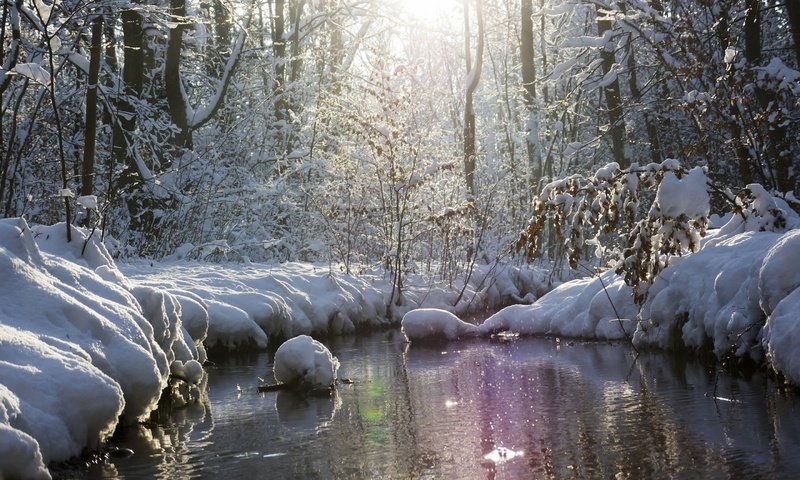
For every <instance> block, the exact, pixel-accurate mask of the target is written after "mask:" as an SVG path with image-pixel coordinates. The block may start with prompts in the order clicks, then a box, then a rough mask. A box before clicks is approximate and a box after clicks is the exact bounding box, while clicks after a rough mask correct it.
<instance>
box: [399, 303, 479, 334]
mask: <svg viewBox="0 0 800 480" xmlns="http://www.w3.org/2000/svg"><path fill="white" fill-rule="evenodd" d="M402 330H403V333H404V334H405V336H406V338H407V339H409V340H422V339H447V340H455V339H457V338H464V337H471V336H475V335H477V333H478V327H476V326H475V325H472V324H471V323H467V322H464V321H463V320H461V319H459V318H458V317H456V316H455V315H453V314H452V313H450V312H448V311H446V310H439V309H436V308H420V309H417V310H412V311H410V312H408V313H406V314H405V315H404V316H403V321H402Z"/></svg>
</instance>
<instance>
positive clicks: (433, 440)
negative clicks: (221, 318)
mask: <svg viewBox="0 0 800 480" xmlns="http://www.w3.org/2000/svg"><path fill="white" fill-rule="evenodd" d="M328 345H329V347H330V348H331V350H332V351H333V353H334V354H335V355H336V356H337V357H338V358H339V360H340V362H341V363H342V367H343V369H344V376H346V377H348V378H351V379H352V380H353V381H354V382H355V383H354V384H352V385H340V386H339V387H337V390H336V393H335V394H334V395H333V396H332V397H331V398H303V397H299V396H297V395H294V394H292V393H290V392H270V393H263V394H262V393H257V391H256V386H257V385H258V383H259V380H258V377H262V378H268V379H269V380H272V379H271V374H270V372H271V369H272V364H271V355H270V354H267V353H264V354H258V355H237V356H234V357H231V358H228V359H226V360H224V361H220V362H218V363H217V365H216V366H214V367H210V368H209V369H208V381H207V398H206V399H204V401H203V402H201V403H199V404H196V405H192V406H190V407H188V408H185V409H182V410H178V411H174V412H172V413H171V414H168V415H167V414H164V415H162V418H161V419H160V420H159V422H158V423H157V425H153V426H151V427H133V428H127V429H124V430H120V431H119V432H118V433H117V435H116V436H115V438H114V443H115V444H116V445H118V446H120V447H127V448H131V449H133V450H134V451H135V454H134V455H133V456H131V457H129V458H110V459H108V460H107V461H105V462H102V463H101V464H99V465H96V466H93V467H91V468H89V469H88V470H87V471H81V472H79V474H78V476H81V477H84V478H164V479H174V478H225V479H260V478H298V479H300V478H302V479H306V478H309V479H310V478H448V479H450V478H465V479H468V478H488V479H492V478H635V479H639V478H770V479H772V478H797V477H798V475H800V416H799V415H798V413H800V409H798V404H799V403H800V402H799V401H798V397H797V395H796V393H794V392H793V391H789V392H785V391H780V390H779V389H778V388H776V386H775V385H774V383H773V382H772V380H770V379H769V378H767V376H766V375H765V374H763V373H757V374H754V375H752V376H750V377H747V378H744V377H741V376H731V375H728V374H723V373H721V372H717V370H716V367H714V366H708V365H705V366H704V365H703V364H701V363H699V362H698V361H696V360H685V359H684V360H678V359H677V356H676V355H675V354H674V353H645V354H642V355H640V356H638V357H637V356H636V354H635V352H633V351H632V350H631V348H630V347H629V346H627V345H624V344H620V343H614V344H608V343H583V342H568V341H560V342H557V341H556V340H555V339H518V340H514V341H509V342H492V341H488V340H474V341H470V342H465V343H450V344H446V345H440V346H437V347H419V346H416V345H414V346H412V347H411V348H407V347H406V345H405V344H404V343H403V342H402V339H401V337H400V335H399V333H397V332H385V333H380V334H374V335H370V336H366V337H364V336H360V337H348V338H337V339H333V340H331V341H330V342H328Z"/></svg>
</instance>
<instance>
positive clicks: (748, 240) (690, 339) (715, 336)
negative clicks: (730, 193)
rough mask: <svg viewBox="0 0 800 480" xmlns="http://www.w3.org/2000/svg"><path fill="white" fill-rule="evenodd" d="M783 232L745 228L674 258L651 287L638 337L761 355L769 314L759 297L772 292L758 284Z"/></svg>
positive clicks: (665, 345) (665, 344) (659, 343)
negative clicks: (762, 332)
mask: <svg viewBox="0 0 800 480" xmlns="http://www.w3.org/2000/svg"><path fill="white" fill-rule="evenodd" d="M781 237H782V235H781V234H780V233H773V232H746V233H741V234H738V235H733V236H731V237H728V238H721V239H717V241H715V242H714V243H709V244H706V245H705V246H704V247H703V248H702V249H701V250H700V251H698V252H696V253H694V254H692V255H688V256H686V257H683V258H681V259H673V261H674V263H673V264H672V265H671V266H670V267H668V268H666V269H665V270H664V271H662V272H661V274H660V275H659V277H658V278H657V279H656V281H655V282H654V283H653V286H652V287H650V296H649V298H648V300H647V302H646V303H645V304H644V306H643V309H642V318H643V319H644V320H643V321H642V322H641V323H640V325H639V326H638V328H637V331H636V334H635V335H634V343H635V344H636V345H640V346H646V345H654V346H658V347H661V348H673V347H682V346H686V347H691V348H701V347H703V346H704V345H706V344H707V343H711V345H712V346H713V350H714V353H716V354H717V356H719V357H722V356H724V355H726V354H728V353H733V354H734V355H735V356H738V357H741V356H750V357H752V358H754V359H756V360H758V359H759V358H760V356H761V349H760V348H759V345H758V336H759V334H760V329H761V325H763V322H764V320H765V318H766V314H765V312H764V311H762V309H761V307H760V302H761V298H773V296H772V294H771V293H769V292H767V291H761V290H760V288H759V283H763V282H761V281H760V275H761V271H762V264H763V263H764V259H765V257H766V256H768V253H769V252H770V250H771V249H772V248H773V247H774V246H775V245H776V243H778V241H779V240H780V238H781ZM781 296H782V295H781Z"/></svg>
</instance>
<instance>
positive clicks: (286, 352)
mask: <svg viewBox="0 0 800 480" xmlns="http://www.w3.org/2000/svg"><path fill="white" fill-rule="evenodd" d="M338 371H339V360H338V359H337V358H336V357H334V356H333V355H332V354H331V352H330V350H328V349H327V348H326V347H325V345H323V344H321V343H319V342H318V341H316V340H314V339H313V338H311V337H309V336H308V335H300V336H297V337H294V338H292V339H289V340H287V341H285V342H284V343H283V344H282V345H281V346H280V347H278V350H277V351H276V352H275V365H274V367H273V372H274V374H275V380H276V381H277V382H278V383H284V384H295V383H296V384H299V385H300V386H303V387H310V388H329V387H332V386H333V384H334V382H335V380H336V374H337V372H338Z"/></svg>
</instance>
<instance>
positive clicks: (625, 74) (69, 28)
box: [0, 0, 800, 479]
mask: <svg viewBox="0 0 800 480" xmlns="http://www.w3.org/2000/svg"><path fill="white" fill-rule="evenodd" d="M2 1H3V5H2V13H0V16H1V18H0V36H2V43H0V62H1V63H0V479H2V478H50V477H51V476H53V477H56V478H58V477H59V476H69V475H72V474H74V472H72V473H68V474H64V473H63V471H62V470H59V469H60V468H63V464H60V463H59V464H56V463H51V462H63V461H67V460H69V459H71V458H72V459H74V458H75V457H78V456H80V455H82V454H83V455H87V454H89V453H87V452H98V451H99V452H105V453H103V454H101V456H102V455H105V457H104V458H108V457H109V455H110V454H109V453H108V452H110V451H111V450H110V449H111V448H112V447H111V446H112V445H117V444H115V443H114V441H113V440H109V439H113V438H117V436H116V435H117V434H115V433H114V432H115V430H116V429H121V428H123V427H125V428H131V427H130V426H131V425H142V423H141V422H144V421H145V420H147V419H149V418H152V415H153V414H154V413H153V412H156V411H159V409H163V408H164V407H163V405H164V402H165V401H166V399H169V402H170V405H174V404H180V406H181V407H186V406H187V405H193V404H199V405H206V407H205V408H207V409H211V410H213V408H216V409H217V411H218V410H219V408H220V407H208V405H209V404H213V402H211V403H209V400H208V397H207V395H208V394H207V392H206V385H207V383H208V382H210V381H211V382H213V378H212V379H211V380H209V376H212V375H213V374H212V373H210V371H209V369H212V370H213V369H214V368H217V367H218V366H217V367H215V366H214V365H216V364H215V362H218V358H219V357H220V356H223V357H224V356H225V355H229V354H233V353H235V352H239V351H251V350H255V351H264V352H269V353H268V358H269V360H266V358H267V357H264V358H265V360H264V361H265V362H268V364H269V365H270V366H269V370H270V372H269V375H270V378H268V380H267V381H266V383H267V384H271V383H272V381H271V380H272V379H271V376H272V375H273V372H272V370H273V368H274V377H275V381H276V382H277V384H276V385H277V386H278V387H281V388H282V386H283V385H295V386H297V385H301V386H302V388H301V390H303V391H304V393H303V395H305V394H307V393H308V390H309V389H310V390H311V391H312V392H316V393H319V392H318V390H319V389H320V388H322V389H329V388H332V386H333V385H336V387H335V388H336V392H335V393H334V394H332V395H334V396H335V397H336V398H335V400H331V402H333V403H332V404H331V406H330V408H331V409H332V413H330V415H329V418H328V417H326V420H325V421H326V422H327V423H325V425H339V424H338V423H336V421H338V420H337V418H342V417H345V416H346V415H345V413H344V412H346V411H348V409H349V408H354V407H352V402H350V401H349V397H348V396H347V395H350V394H348V393H346V392H345V393H340V391H341V390H342V389H343V388H345V387H346V385H347V382H350V381H351V380H352V382H353V385H354V387H352V388H354V389H356V390H357V389H358V388H359V378H358V375H357V374H356V373H357V372H358V371H359V370H358V368H356V367H352V368H350V367H348V365H347V362H346V360H345V359H344V358H343V357H341V356H340V358H339V359H337V357H336V356H335V355H334V354H336V355H338V353H337V352H336V348H335V347H332V348H331V349H332V350H334V352H333V353H331V351H329V350H328V347H326V345H323V343H326V344H327V343H328V342H325V341H324V340H325V339H331V338H334V337H339V336H341V335H347V334H352V333H354V332H355V333H360V332H367V331H370V332H371V331H373V330H375V329H377V330H383V329H387V328H388V329H390V330H391V329H395V330H396V329H397V327H400V326H401V325H402V334H403V335H402V336H403V342H405V343H403V342H400V343H402V344H403V345H405V347H404V348H405V349H406V351H405V353H403V356H402V359H403V360H402V361H403V365H404V367H403V368H404V369H407V370H408V371H409V373H407V375H408V378H406V380H405V381H406V382H413V381H416V380H415V379H414V378H413V376H414V372H413V371H412V370H414V368H412V367H413V365H412V364H413V363H414V362H413V361H412V360H413V355H421V354H420V353H419V352H420V350H416V353H415V350H413V349H412V350H410V353H409V351H408V348H409V347H408V345H409V343H408V342H411V343H422V344H426V343H428V342H431V341H445V342H446V341H447V340H450V341H451V342H459V341H463V340H464V339H465V338H472V337H480V338H490V339H496V338H499V337H502V338H506V339H509V338H511V339H512V340H509V341H510V342H514V341H517V340H513V339H515V338H517V336H522V337H528V336H539V337H541V336H545V337H546V338H556V337H557V340H558V342H559V343H561V337H564V338H570V339H582V340H594V341H596V340H613V341H615V342H619V343H621V344H625V345H626V348H631V350H630V352H633V353H631V354H630V355H631V358H634V356H635V358H637V359H638V358H639V355H640V354H641V352H645V351H647V350H648V349H657V350H659V351H660V350H667V351H671V352H675V351H680V352H685V351H686V350H688V351H691V352H693V354H698V355H701V356H702V355H710V356H711V357H713V359H714V361H715V362H718V363H719V364H725V365H734V366H737V367H740V368H741V369H746V370H749V369H755V370H756V371H758V372H760V374H761V375H764V378H765V379H766V378H769V381H770V382H774V384H773V383H770V384H769V385H770V386H769V387H767V388H769V389H770V391H772V390H776V386H775V385H776V384H777V385H780V386H781V388H789V389H790V391H792V392H794V390H791V389H793V388H795V386H797V385H800V288H798V287H799V286H800V217H799V216H798V212H800V181H798V178H800V177H799V176H798V172H800V1H798V0H721V1H708V0H624V1H606V0H594V1H588V0H427V1H425V0H262V1H255V0H254V1H249V0H200V1H197V0H169V1H165V2H143V1H140V0H126V1H119V0H98V1H95V0H2ZM504 307H506V308H504ZM309 335H311V336H313V337H314V338H315V339H316V340H313V339H311V338H310V337H309ZM318 340H322V341H323V343H320V342H319V341H318ZM284 341H285V342H284ZM337 341H338V340H337ZM470 341H471V340H470ZM529 341H532V340H519V342H529ZM466 345H469V346H470V347H464V348H472V349H475V350H476V352H475V353H474V354H475V355H478V353H477V350H478V349H479V347H478V346H475V344H473V343H468V344H466ZM517 345H522V343H518V344H517ZM279 346H280V348H278V347H279ZM329 346H330V345H329ZM276 348H278V349H277V351H276V350H275V349H276ZM396 348H397V349H399V348H400V347H396ZM442 348H444V347H442ZM481 348H484V350H485V349H486V348H489V347H486V346H484V347H481ZM558 348H560V347H558ZM520 350H524V349H522V348H521V347H520ZM528 350H530V349H528ZM365 351H366V350H365ZM422 351H423V352H424V350H422ZM281 352H283V354H281ZM412 354H413V355H412ZM215 355H216V357H215ZM370 355H371V354H370ZM645 355H646V354H645ZM673 355H677V353H673ZM680 355H683V353H680ZM626 358H627V357H626ZM638 361H639V360H634V362H638ZM220 362H221V361H220ZM340 366H341V368H342V371H347V372H348V375H351V376H353V378H352V379H350V378H347V377H345V376H344V375H343V374H342V373H341V372H339V373H337V371H338V369H339V368H340ZM220 368H221V367H220ZM453 368H454V371H455V370H458V369H456V368H455V367H453ZM586 368H589V370H591V369H592V368H594V367H591V366H589V367H586ZM620 368H622V369H627V368H628V365H627V364H625V365H622V366H620ZM715 368H716V367H715ZM701 370H702V369H701ZM404 371H405V370H404ZM354 372H355V373H354ZM461 373H462V374H464V376H467V375H466V374H465V373H464V372H463V371H462V372H461ZM261 375H264V373H261ZM370 375H371V374H370ZM598 375H604V374H598ZM366 376H367V373H364V377H365V378H366ZM715 378H716V377H715ZM253 381H254V382H257V377H256V376H255V375H253ZM362 381H364V380H362ZM465 381H468V380H465ZM626 381H627V380H626ZM649 381H650V380H644V379H643V380H641V382H642V384H641V385H639V384H637V385H636V386H635V388H637V389H639V388H641V389H645V390H646V385H647V382H649ZM737 381H738V380H730V382H731V383H732V384H735V383H736V382H737ZM764 381H765V382H766V381H767V380H764ZM713 382H714V383H713V392H714V393H713V394H712V395H711V397H712V398H713V399H715V400H716V399H723V400H727V397H722V394H721V393H719V392H718V390H717V389H718V384H719V382H718V381H717V380H716V379H715V380H714V381H713ZM723 383H724V382H723ZM274 386H275V385H262V387H264V388H267V387H270V388H271V387H274ZM262 387H259V388H262ZM237 388H239V387H238V385H237ZM476 388H481V387H476ZM711 388H712V387H709V390H710V389H711ZM719 388H722V389H724V388H725V386H724V385H723V386H721V387H719ZM730 388H732V389H734V390H735V388H733V387H730ZM87 389H88V390H92V391H93V392H103V393H102V394H97V395H95V396H94V397H93V398H92V399H89V398H88V397H87V394H86V391H87ZM253 389H254V390H255V383H254V384H253ZM259 391H261V390H259ZM326 391H327V390H326ZM370 391H371V390H370ZM261 392H262V393H260V394H259V395H261V397H258V398H262V397H264V398H265V396H268V395H276V394H275V393H266V394H265V393H263V391H261ZM282 394H283V395H284V397H283V398H287V397H286V396H285V395H286V394H284V392H283V391H279V392H278V393H277V395H282ZM352 395H355V394H352ZM731 395H732V394H731ZM253 396H254V397H255V394H254V395H253ZM65 398H66V399H69V400H67V401H66V402H65V401H63V399H65ZM303 398H305V397H303ZM731 398H733V397H731ZM262 399H263V398H262ZM304 401H306V400H304ZM326 401H327V400H326ZM387 401H388V400H387ZM392 401H395V400H392ZM409 401H410V400H409ZM447 401H452V402H455V403H454V405H459V404H461V405H463V404H464V403H465V402H464V401H455V400H450V399H448V400H447ZM784 401H786V402H787V403H788V404H789V405H792V407H791V408H800V401H798V399H796V398H794V397H793V398H792V400H791V401H788V400H784ZM510 402H512V403H514V402H517V400H516V399H512V400H510ZM736 402H738V400H736V401H735V402H731V404H732V405H736V404H737V403H736ZM273 403H275V402H273ZM284 403H285V402H284ZM65 404H66V405H74V408H71V407H64V405H65ZM280 404H281V397H280V396H278V397H277V405H276V407H275V408H278V410H277V413H278V416H280V413H281V412H280V408H279V407H280ZM80 405H82V407H81V408H78V406H80ZM284 408H285V407H284ZM318 408H319V407H318ZM327 408H328V404H325V407H324V409H327ZM731 408H732V407H731ZM787 408H789V407H787ZM211 410H208V411H211ZM208 411H206V414H207V415H210V413H208ZM326 411H327V410H326ZM796 411H797V410H794V412H796ZM337 412H338V413H337ZM337 415H338V417H337ZM420 415H421V414H420ZM465 415H466V414H465ZM792 415H794V414H792ZM689 423H691V422H689ZM141 428H144V427H141ZM315 428H317V429H319V428H320V427H319V425H316V427H315ZM342 428H344V427H342ZM714 428H716V427H713V428H712V427H708V428H707V430H708V431H715V430H714ZM789 430H791V429H789ZM53 431H56V432H60V433H61V438H62V439H61V440H54V439H53V434H52V432H53ZM792 432H793V430H791V431H790V432H789V433H786V432H785V431H782V432H778V433H775V432H772V433H770V435H775V436H776V438H778V440H782V439H785V436H788V437H792ZM798 432H800V425H798V426H797V432H794V433H798ZM709 435H711V436H712V437H713V434H709ZM781 435H784V436H781ZM481 438H482V439H483V437H481ZM778 440H775V441H774V442H773V443H777V444H780V445H784V447H782V448H784V449H785V451H783V454H784V455H789V456H791V454H793V453H794V454H796V453H798V452H800V444H797V443H781V442H780V441H778ZM795 441H796V440H795ZM787 442H788V441H787ZM412 443H413V442H412ZM765 443H769V442H768V441H765ZM119 445H122V444H119ZM495 447H496V448H495ZM506 447H508V448H506ZM662 447H663V446H662ZM114 448H117V450H114V452H119V451H122V450H125V449H124V448H118V447H114ZM476 448H477V447H476ZM514 448H520V447H518V446H517V447H515V446H513V445H506V446H502V445H501V443H499V442H495V443H492V444H491V445H488V444H487V443H486V442H485V441H483V440H482V443H481V444H480V448H477V450H479V454H478V457H481V458H479V460H481V461H483V462H484V464H485V463H486V462H489V463H491V465H492V467H491V468H492V470H491V472H493V473H495V472H501V471H500V470H497V471H496V470H494V469H500V468H512V469H513V468H516V467H514V463H513V460H514V457H517V456H519V457H522V456H523V452H522V450H515V449H514ZM537 448H538V447H537ZM663 449H664V448H662V449H661V450H663ZM112 453H113V452H112ZM123 453H124V452H123ZM95 455H97V454H96V453H95ZM526 455H528V453H526ZM756 456H757V455H756ZM264 458H267V457H264ZM517 460H518V459H517ZM529 460H530V459H529ZM507 462H508V464H510V465H511V466H509V467H505V466H503V465H505V464H506V463H507ZM531 462H533V461H532V460H531ZM720 462H721V464H723V465H724V464H725V462H722V461H720ZM720 462H717V463H714V462H710V463H709V464H710V465H717V464H719V463H720ZM667 463H669V462H667ZM444 464H445V465H446V462H445V463H444ZM53 465H62V466H61V467H53ZM438 465H440V466H438V467H436V468H442V469H439V470H433V472H434V475H435V476H444V477H448V476H453V475H455V476H456V477H463V478H472V477H473V476H474V475H475V473H476V472H471V473H466V472H468V470H463V468H466V467H464V465H461V464H458V465H455V466H452V465H451V467H452V469H448V468H451V467H441V465H442V464H438ZM480 465H481V464H479V466H478V468H481V466H480ZM531 465H533V463H531ZM606 467H608V468H611V467H610V466H603V465H601V466H600V467H597V469H595V470H591V469H590V470H588V472H589V473H588V477H592V476H603V477H608V476H609V474H611V475H612V476H613V474H614V473H616V471H611V470H607V469H605V468H606ZM115 468H116V467H115ZM119 468H122V467H119ZM329 468H333V467H330V466H329ZM337 468H338V467H337ZM387 468H388V467H387ZM431 468H433V467H431ZM483 468H485V465H483ZM531 468H532V469H533V470H509V471H508V472H512V473H510V474H511V475H512V476H514V475H517V474H519V475H522V474H525V475H527V474H530V473H531V472H533V473H535V474H539V473H542V472H540V471H539V470H536V468H539V467H536V468H534V467H531ZM542 468H543V467H542ZM552 468H554V469H555V470H553V471H547V473H548V474H549V475H550V476H551V478H556V477H560V476H561V475H562V474H563V473H564V472H565V471H566V470H564V471H562V472H561V473H559V471H558V465H556V466H555V467H552ZM564 468H567V467H566V466H564ZM587 468H588V467H587ZM592 468H594V467H592ZM715 468H716V467H715ZM776 468H778V470H773V471H768V472H766V473H765V472H761V471H755V470H754V471H752V472H751V473H758V472H761V474H766V475H774V474H778V475H779V476H780V475H782V474H786V475H789V476H791V474H792V473H794V474H797V473H800V464H798V463H795V464H790V465H782V466H779V467H776ZM623 471H624V469H623ZM670 471H671V472H672V473H673V474H680V473H681V472H682V470H670ZM734 471H735V470H734ZM58 472H62V473H61V474H59V473H58ZM120 472H121V470H120V471H119V472H117V473H115V474H114V475H116V476H114V478H122V477H124V476H125V475H123V474H122V473H120ZM344 472H345V471H340V470H337V469H336V468H333V469H332V470H328V471H327V473H323V476H325V475H330V476H331V477H332V478H346V477H349V476H352V475H353V474H347V473H344ZM537 472H538V473H537ZM656 472H657V471H656ZM709 472H710V473H719V472H718V471H716V470H709V471H706V473H709ZM106 473H108V472H106V471H104V475H105V474H106ZM201 473H202V474H203V475H206V476H208V475H211V474H212V473H213V472H209V471H204V472H201ZM316 473H317V474H318V473H319V471H317V472H316ZM479 473H482V474H483V475H478V476H485V473H486V472H485V471H482V472H479ZM586 473H587V471H584V474H586ZM628 473H630V472H628ZM683 473H685V472H683ZM83 474H85V472H84V473H83ZM83 474H82V475H83ZM216 474H220V473H219V472H216ZM308 474H309V472H308V471H305V472H299V471H297V470H292V471H291V472H288V473H286V475H285V478H302V477H307V476H308ZM639 474H641V471H639ZM651 474H653V472H651ZM359 475H360V476H362V477H363V476H368V477H369V476H388V477H401V478H404V477H408V476H411V477H414V476H419V475H420V474H419V472H417V471H415V470H413V469H411V467H408V468H406V467H403V468H400V467H397V469H395V470H361V471H360V472H357V473H356V474H355V476H359ZM636 475H637V474H636V473H635V472H634V476H636ZM646 476H647V475H646ZM70 478H72V477H70ZM231 478H237V477H236V475H234V477H231ZM453 478H455V477H453Z"/></svg>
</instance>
